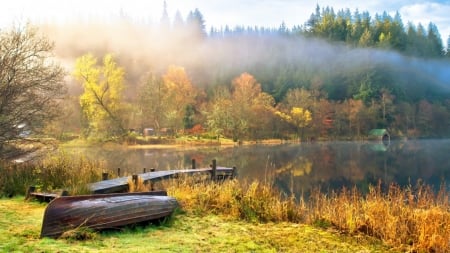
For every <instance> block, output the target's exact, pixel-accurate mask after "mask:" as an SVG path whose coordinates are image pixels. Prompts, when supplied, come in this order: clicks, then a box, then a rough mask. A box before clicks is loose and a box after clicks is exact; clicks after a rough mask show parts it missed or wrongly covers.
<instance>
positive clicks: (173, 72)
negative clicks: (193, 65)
mask: <svg viewBox="0 0 450 253" xmlns="http://www.w3.org/2000/svg"><path fill="white" fill-rule="evenodd" d="M162 80H163V85H164V87H163V89H164V95H163V98H162V99H163V106H164V107H165V108H164V110H165V117H166V120H167V122H168V124H169V125H170V126H171V127H173V128H175V130H177V129H183V128H184V126H183V118H184V117H185V116H186V115H185V114H186V108H187V106H189V105H191V106H193V105H194V104H195V99H196V96H197V91H196V89H195V88H194V87H193V86H192V82H191V80H190V78H189V76H188V74H187V73H186V71H185V69H184V68H183V67H180V66H175V65H172V66H169V67H168V69H167V71H166V73H165V74H164V75H163V77H162ZM191 109H192V110H193V108H191ZM188 112H189V113H191V112H192V111H188Z"/></svg>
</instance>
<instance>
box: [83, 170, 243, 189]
mask: <svg viewBox="0 0 450 253" xmlns="http://www.w3.org/2000/svg"><path fill="white" fill-rule="evenodd" d="M193 173H210V174H211V178H213V179H215V180H216V179H226V178H232V177H234V173H235V168H227V167H215V169H214V166H213V167H212V168H203V169H182V170H161V171H151V172H147V173H142V174H139V175H133V176H134V177H135V178H137V177H140V178H142V180H143V181H144V183H148V182H156V181H159V180H162V179H167V178H171V177H177V176H179V175H181V174H193ZM128 178H129V177H119V178H114V179H109V180H103V181H100V182H96V183H92V184H90V185H89V188H90V190H91V192H92V193H114V192H123V191H127V190H128Z"/></svg>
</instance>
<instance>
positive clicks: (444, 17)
mask: <svg viewBox="0 0 450 253" xmlns="http://www.w3.org/2000/svg"><path fill="white" fill-rule="evenodd" d="M399 12H400V14H401V15H402V17H403V20H407V21H412V22H413V23H415V24H416V25H417V24H418V23H419V22H420V23H421V24H422V25H424V26H425V27H426V25H428V23H430V22H433V23H434V24H436V25H437V27H438V29H439V32H440V33H441V37H442V39H443V40H444V41H445V40H446V39H447V37H448V36H449V35H450V15H449V13H450V4H444V3H439V2H423V3H415V4H410V5H405V6H403V7H401V8H400V10H399Z"/></svg>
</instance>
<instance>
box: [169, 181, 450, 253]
mask: <svg viewBox="0 0 450 253" xmlns="http://www.w3.org/2000/svg"><path fill="white" fill-rule="evenodd" d="M163 187H164V188H166V189H167V191H168V193H169V195H171V196H174V197H175V198H177V200H178V201H179V203H180V204H181V206H182V208H183V209H184V210H185V211H187V212H191V213H194V214H198V215H206V214H222V215H226V216H229V217H231V218H238V219H243V220H247V221H251V222H282V221H287V222H294V223H307V224H315V225H318V226H325V227H328V226H333V227H335V228H337V229H338V230H340V231H342V232H345V233H348V234H358V233H364V234H367V235H370V236H373V237H376V238H379V239H381V240H382V241H383V242H385V243H386V244H387V245H390V246H391V247H393V248H397V249H399V250H401V251H417V252H449V251H450V239H449V238H450V206H449V195H448V193H447V192H446V191H445V186H443V187H442V189H441V191H440V192H439V193H438V194H435V193H434V192H433V190H432V189H431V188H430V187H427V186H425V185H422V184H420V183H419V184H418V185H417V186H416V187H407V188H401V187H399V186H396V185H392V186H390V187H389V189H388V190H387V191H385V192H383V191H382V189H381V187H380V186H377V187H371V188H370V191H369V193H368V194H367V195H365V196H363V195H362V194H361V193H360V192H359V191H358V190H357V189H356V188H353V189H346V188H343V189H342V190H341V191H339V192H332V193H323V192H320V191H318V190H317V191H314V192H313V193H312V195H311V197H310V200H309V201H308V202H307V203H305V202H303V201H301V200H300V201H299V200H296V199H294V198H292V197H286V196H283V195H282V194H280V193H279V192H278V191H277V190H276V189H274V187H273V186H272V185H271V184H267V183H260V182H258V181H254V182H251V183H249V182H239V181H237V180H229V181H224V182H211V181H209V180H204V181H199V182H198V181H194V180H193V179H192V178H184V179H181V180H180V179H177V180H169V181H166V182H164V185H163Z"/></svg>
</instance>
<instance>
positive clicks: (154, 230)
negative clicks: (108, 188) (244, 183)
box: [0, 197, 389, 253]
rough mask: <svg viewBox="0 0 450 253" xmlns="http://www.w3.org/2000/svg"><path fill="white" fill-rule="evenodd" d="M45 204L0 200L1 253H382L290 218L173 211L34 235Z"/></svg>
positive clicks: (359, 239) (368, 242)
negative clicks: (98, 229)
mask: <svg viewBox="0 0 450 253" xmlns="http://www.w3.org/2000/svg"><path fill="white" fill-rule="evenodd" d="M44 209H45V205H44V204H40V203H37V202H25V201H24V200H23V197H15V198H12V199H5V198H3V199H0V252H127V253H131V252H386V251H388V250H389V249H388V248H387V247H386V246H383V245H382V244H381V243H380V242H379V241H377V240H373V239H371V238H369V237H366V236H352V237H350V236H347V235H343V234H340V233H339V232H338V231H336V230H333V229H326V230H324V229H319V228H315V227H312V226H309V225H304V224H295V223H289V222H277V223H272V222H268V223H249V222H246V221H243V220H236V219H234V218H231V217H229V216H223V215H214V214H208V215H206V216H203V217H202V216H198V215H194V214H191V213H189V212H185V213H177V214H176V215H175V216H174V217H173V218H172V220H171V221H170V222H169V223H165V224H162V225H149V226H143V227H142V226H138V227H129V228H125V229H123V230H120V231H106V232H102V233H97V235H96V236H95V238H94V239H87V240H73V239H70V238H68V239H58V240H55V239H49V238H43V239H40V238H39V233H40V226H41V222H42V215H43V212H44Z"/></svg>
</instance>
